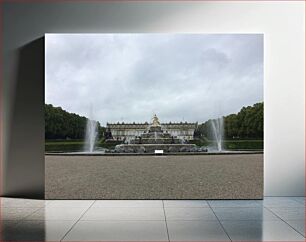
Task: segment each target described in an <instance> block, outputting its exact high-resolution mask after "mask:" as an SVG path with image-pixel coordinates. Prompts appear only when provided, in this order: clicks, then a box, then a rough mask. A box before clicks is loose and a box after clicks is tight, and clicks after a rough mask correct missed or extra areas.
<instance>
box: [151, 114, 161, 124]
mask: <svg viewBox="0 0 306 242" xmlns="http://www.w3.org/2000/svg"><path fill="white" fill-rule="evenodd" d="M152 126H160V122H159V120H158V117H157V115H156V114H154V116H153V118H152Z"/></svg>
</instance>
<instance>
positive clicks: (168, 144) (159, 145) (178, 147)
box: [115, 114, 198, 153]
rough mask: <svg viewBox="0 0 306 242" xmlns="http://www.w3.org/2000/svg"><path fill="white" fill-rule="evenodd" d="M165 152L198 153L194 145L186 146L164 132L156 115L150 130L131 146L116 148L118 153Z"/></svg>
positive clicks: (121, 145)
mask: <svg viewBox="0 0 306 242" xmlns="http://www.w3.org/2000/svg"><path fill="white" fill-rule="evenodd" d="M155 150H163V152H164V153H177V152H193V151H198V150H197V147H196V145H194V144H184V143H182V141H181V140H180V139H178V138H177V137H175V136H172V135H171V134H169V133H168V132H164V131H163V129H162V125H161V123H160V122H159V119H158V117H157V115H156V114H154V116H153V118H152V122H151V125H150V126H149V129H148V130H147V131H146V132H144V133H143V134H141V135H140V136H138V137H135V138H134V139H133V140H131V141H130V143H129V144H120V145H117V146H116V147H115V152H116V153H154V152H155Z"/></svg>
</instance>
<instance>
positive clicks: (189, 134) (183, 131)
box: [106, 122, 197, 141]
mask: <svg viewBox="0 0 306 242" xmlns="http://www.w3.org/2000/svg"><path fill="white" fill-rule="evenodd" d="M150 125H151V124H149V123H148V122H145V123H123V122H122V123H119V122H118V123H107V126H106V128H107V130H108V132H110V133H111V137H112V139H113V140H125V141H130V140H132V139H134V138H135V136H141V134H143V133H145V132H148V130H149V128H150ZM160 126H161V128H162V130H163V131H164V132H166V133H169V134H171V135H172V136H174V137H177V138H179V139H181V140H187V141H188V140H192V139H193V135H194V131H195V129H196V127H197V123H187V122H180V123H172V122H170V123H161V124H160Z"/></svg>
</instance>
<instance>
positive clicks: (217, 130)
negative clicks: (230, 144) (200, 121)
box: [211, 117, 224, 152]
mask: <svg viewBox="0 0 306 242" xmlns="http://www.w3.org/2000/svg"><path fill="white" fill-rule="evenodd" d="M211 131H212V134H213V138H214V141H215V143H216V144H217V151H218V152H221V151H223V133H224V126H223V117H221V118H218V119H214V120H211Z"/></svg>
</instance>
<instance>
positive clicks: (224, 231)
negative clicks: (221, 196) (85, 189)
mask: <svg viewBox="0 0 306 242" xmlns="http://www.w3.org/2000/svg"><path fill="white" fill-rule="evenodd" d="M0 213H1V214H0V215H1V226H0V228H1V230H0V231H1V241H14V240H15V241H29V240H31V241H43V240H46V241H305V198H304V197H266V198H265V199H264V200H263V201H261V200H46V201H44V200H29V199H16V198H1V210H0Z"/></svg>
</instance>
